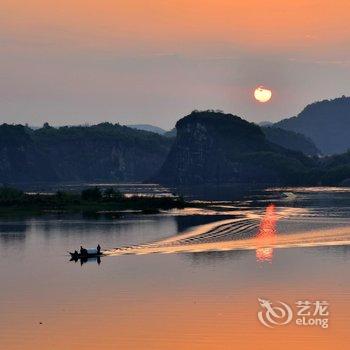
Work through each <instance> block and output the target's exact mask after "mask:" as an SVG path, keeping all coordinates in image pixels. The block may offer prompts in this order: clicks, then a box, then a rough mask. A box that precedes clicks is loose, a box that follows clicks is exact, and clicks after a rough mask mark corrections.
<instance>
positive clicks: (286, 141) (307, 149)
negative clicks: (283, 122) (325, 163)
mask: <svg viewBox="0 0 350 350" xmlns="http://www.w3.org/2000/svg"><path fill="white" fill-rule="evenodd" d="M261 129H262V131H263V132H264V134H265V136H266V138H267V139H268V140H269V141H270V142H273V143H275V144H277V145H279V146H282V147H284V148H287V149H291V150H293V151H299V152H302V153H304V154H306V155H307V156H317V155H319V154H321V151H320V150H319V149H318V148H317V147H316V146H315V144H314V143H313V141H312V140H311V139H310V138H308V137H306V136H304V135H302V134H300V133H297V132H294V131H289V130H284V129H281V128H278V127H272V126H268V127H261Z"/></svg>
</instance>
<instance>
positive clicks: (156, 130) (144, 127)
mask: <svg viewBox="0 0 350 350" xmlns="http://www.w3.org/2000/svg"><path fill="white" fill-rule="evenodd" d="M126 126H128V127H129V128H132V129H137V130H144V131H150V132H154V133H156V134H159V135H164V134H165V133H166V132H167V131H166V130H164V129H162V128H160V127H159V126H154V125H150V124H129V125H126Z"/></svg>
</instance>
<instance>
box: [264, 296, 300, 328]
mask: <svg viewBox="0 0 350 350" xmlns="http://www.w3.org/2000/svg"><path fill="white" fill-rule="evenodd" d="M258 301H259V304H260V306H261V308H262V309H261V310H260V311H259V312H258V319H259V321H260V322H261V323H262V324H263V325H264V326H266V327H269V328H273V327H274V326H282V325H285V324H287V323H289V322H290V321H291V320H292V318H293V312H292V309H291V308H290V306H289V305H287V304H286V303H283V302H282V301H278V302H277V305H273V304H272V302H271V301H269V300H265V299H260V298H258Z"/></svg>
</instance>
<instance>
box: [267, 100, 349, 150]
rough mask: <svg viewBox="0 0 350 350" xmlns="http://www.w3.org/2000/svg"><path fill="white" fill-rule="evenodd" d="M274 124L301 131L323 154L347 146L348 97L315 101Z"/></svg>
mask: <svg viewBox="0 0 350 350" xmlns="http://www.w3.org/2000/svg"><path fill="white" fill-rule="evenodd" d="M274 126H276V127H279V128H282V129H286V130H291V131H295V132H298V133H301V134H303V135H305V136H307V137H309V138H311V139H312V141H313V142H314V143H315V145H316V147H317V148H318V149H319V150H321V152H322V153H323V154H325V155H327V154H328V155H329V154H335V153H343V152H346V151H347V150H348V149H350V97H345V96H343V97H340V98H336V99H334V100H324V101H320V102H315V103H312V104H310V105H308V106H307V107H305V109H304V110H303V111H302V112H301V113H299V114H298V115H297V116H296V117H292V118H288V119H283V120H281V121H280V122H278V123H276V124H274Z"/></svg>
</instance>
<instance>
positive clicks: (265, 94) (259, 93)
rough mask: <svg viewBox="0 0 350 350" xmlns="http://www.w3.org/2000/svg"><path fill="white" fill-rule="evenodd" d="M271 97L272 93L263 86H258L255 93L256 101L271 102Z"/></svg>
mask: <svg viewBox="0 0 350 350" xmlns="http://www.w3.org/2000/svg"><path fill="white" fill-rule="evenodd" d="M271 96H272V91H271V90H269V89H266V88H264V87H263V86H258V87H257V88H256V89H255V91H254V97H255V99H256V100H257V101H259V102H262V103H265V102H267V101H270V99H271Z"/></svg>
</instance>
